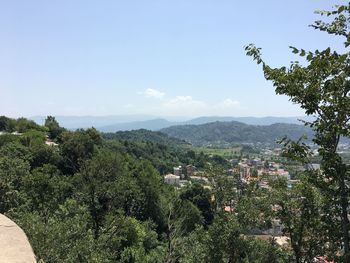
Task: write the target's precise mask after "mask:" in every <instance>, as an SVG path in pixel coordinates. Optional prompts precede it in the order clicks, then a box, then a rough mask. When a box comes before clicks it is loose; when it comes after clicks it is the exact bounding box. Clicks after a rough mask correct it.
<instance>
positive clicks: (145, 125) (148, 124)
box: [30, 115, 311, 132]
mask: <svg viewBox="0 0 350 263" xmlns="http://www.w3.org/2000/svg"><path fill="white" fill-rule="evenodd" d="M30 119H32V120H34V121H35V122H37V123H38V124H43V122H44V120H45V117H44V116H34V117H31V118H30ZM56 119H57V121H58V122H59V123H60V125H61V126H63V127H65V128H67V129H77V128H88V127H92V126H93V127H95V128H96V129H98V130H100V131H102V132H116V131H128V130H138V129H147V130H152V131H156V130H160V129H164V128H167V127H170V126H175V125H199V124H205V123H211V122H216V121H220V122H231V121H238V122H242V123H245V124H250V125H271V124H275V123H289V124H301V122H300V121H299V119H303V120H311V118H310V117H221V116H209V117H198V118H194V119H191V120H186V119H185V118H184V117H175V118H174V117H173V118H171V119H169V118H157V117H154V116H150V115H115V116H56Z"/></svg>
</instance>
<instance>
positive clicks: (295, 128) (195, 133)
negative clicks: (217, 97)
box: [161, 121, 313, 146]
mask: <svg viewBox="0 0 350 263" xmlns="http://www.w3.org/2000/svg"><path fill="white" fill-rule="evenodd" d="M161 132H164V133H166V134H168V135H169V136H171V137H175V138H178V139H181V140H185V141H187V142H189V143H191V144H193V145H196V146H227V145H233V144H240V143H264V144H274V143H275V142H276V140H277V139H282V138H283V137H285V136H287V137H288V138H290V139H293V140H297V139H299V138H300V137H301V136H303V135H306V136H307V137H308V139H311V138H312V137H313V132H312V130H311V129H310V128H308V127H305V126H303V125H297V124H288V123H276V124H271V125H249V124H245V123H241V122H237V121H231V122H211V123H205V124H199V125H177V126H172V127H168V128H164V129H162V130H161Z"/></svg>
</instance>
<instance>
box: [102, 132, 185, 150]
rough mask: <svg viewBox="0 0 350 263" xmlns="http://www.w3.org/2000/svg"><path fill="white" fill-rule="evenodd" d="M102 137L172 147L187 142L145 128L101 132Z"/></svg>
mask: <svg viewBox="0 0 350 263" xmlns="http://www.w3.org/2000/svg"><path fill="white" fill-rule="evenodd" d="M102 137H103V138H105V139H116V140H124V141H134V142H135V141H138V142H142V141H143V142H152V143H159V144H163V145H168V146H173V147H179V146H185V145H188V144H189V143H187V142H186V141H184V140H180V139H177V138H174V137H170V136H168V135H167V134H165V133H162V132H155V131H150V130H146V129H140V130H133V131H119V132H115V133H103V134H102Z"/></svg>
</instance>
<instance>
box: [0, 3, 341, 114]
mask: <svg viewBox="0 0 350 263" xmlns="http://www.w3.org/2000/svg"><path fill="white" fill-rule="evenodd" d="M338 3H339V2H335V1H326V0H308V1H305V0H283V1H281V0H265V1H261V0H250V1H248V0H245V1H242V0H235V1H234V0H173V1H170V0H169V1H166V0H158V1H157V0H147V1H145V0H139V1H136V0H128V1H121V0H110V1H107V0H101V1H90V0H74V1H72V0H51V1H47V0H42V1H38V0H31V1H27V0H22V1H20V0H11V1H0V40H1V41H0V115H7V116H10V117H20V116H25V117H30V116H34V115H75V116H77V115H78V116H80V115H95V116H99V115H128V114H148V115H154V116H165V117H166V116H169V117H171V116H187V117H196V116H209V115H216V116H257V117H261V116H301V115H303V111H302V110H301V109H300V108H299V107H298V106H297V105H293V104H292V103H291V102H289V101H288V98H287V97H284V96H280V95H276V94H275V92H274V88H273V86H272V84H271V83H269V82H267V81H266V80H265V79H264V77H263V73H262V69H261V67H260V66H258V65H256V64H255V63H254V62H253V61H252V59H251V58H250V57H247V56H246V55H245V52H244V46H245V45H247V44H249V43H254V44H255V45H257V46H258V47H261V48H262V53H263V57H264V59H265V60H266V61H267V62H268V63H269V64H271V65H272V66H283V65H288V64H289V63H290V61H293V60H296V59H298V58H297V57H295V56H294V55H293V54H291V52H290V49H289V48H288V47H289V46H295V47H302V48H304V49H306V50H314V49H323V48H326V47H328V46H332V47H340V45H341V41H340V40H339V39H336V38H335V37H329V36H328V35H327V34H325V33H321V32H318V31H315V30H313V29H312V28H311V27H309V26H308V25H310V24H311V23H312V22H313V21H315V20H317V19H319V16H318V15H316V14H314V11H315V10H319V9H330V8H331V7H332V6H334V5H335V4H338Z"/></svg>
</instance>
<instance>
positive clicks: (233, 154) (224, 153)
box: [192, 146, 242, 159]
mask: <svg viewBox="0 0 350 263" xmlns="http://www.w3.org/2000/svg"><path fill="white" fill-rule="evenodd" d="M241 149H242V147H239V146H237V147H232V148H227V149H226V148H225V149H221V148H207V147H193V148H192V150H194V151H195V152H196V153H200V152H203V153H205V154H208V155H219V156H221V157H224V158H227V159H231V158H237V157H238V156H239V155H240V152H241Z"/></svg>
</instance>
